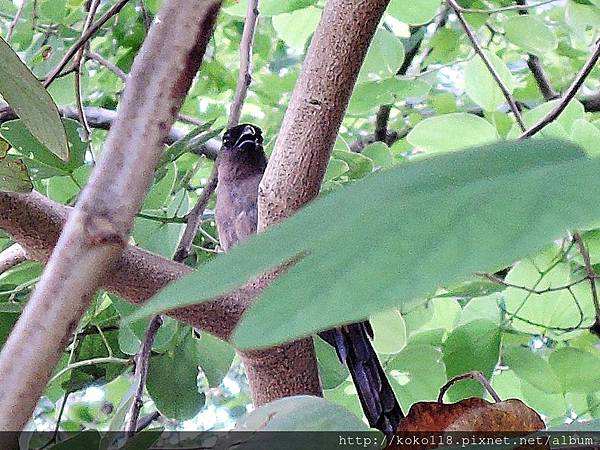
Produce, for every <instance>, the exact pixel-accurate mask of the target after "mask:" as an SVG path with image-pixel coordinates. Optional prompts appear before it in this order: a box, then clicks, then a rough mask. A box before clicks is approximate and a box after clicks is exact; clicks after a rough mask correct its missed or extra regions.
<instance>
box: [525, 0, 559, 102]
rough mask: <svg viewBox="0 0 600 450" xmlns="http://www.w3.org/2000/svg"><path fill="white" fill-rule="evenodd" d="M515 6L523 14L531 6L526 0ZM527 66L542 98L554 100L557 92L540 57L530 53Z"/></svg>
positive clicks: (557, 95) (526, 12)
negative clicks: (519, 7) (518, 7)
mask: <svg viewBox="0 0 600 450" xmlns="http://www.w3.org/2000/svg"><path fill="white" fill-rule="evenodd" d="M516 6H521V7H523V9H520V10H519V14H520V15H523V16H525V15H527V14H528V10H527V9H526V8H529V7H531V5H528V4H527V0H517V5H516ZM527 67H529V70H530V71H531V74H532V75H533V78H534V80H535V82H536V83H537V85H538V88H539V89H540V91H541V93H542V96H543V97H544V100H546V101H547V102H549V101H550V100H554V99H555V98H557V97H559V94H558V93H557V92H556V91H555V90H554V88H553V87H552V84H551V83H550V78H549V77H548V74H547V73H546V71H545V70H544V66H542V62H541V61H540V58H538V57H537V56H536V55H533V54H531V53H530V54H529V55H528V56H527Z"/></svg>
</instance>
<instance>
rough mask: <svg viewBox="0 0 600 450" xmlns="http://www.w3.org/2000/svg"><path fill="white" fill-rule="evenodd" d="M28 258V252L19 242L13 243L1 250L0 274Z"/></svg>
mask: <svg viewBox="0 0 600 450" xmlns="http://www.w3.org/2000/svg"><path fill="white" fill-rule="evenodd" d="M26 260H27V252H26V251H25V249H24V248H23V247H21V246H20V245H19V244H13V245H11V246H10V247H8V248H6V249H4V250H2V252H0V275H2V274H3V273H4V272H6V271H7V270H9V269H12V268H13V267H15V266H16V265H17V264H21V263H22V262H23V261H26Z"/></svg>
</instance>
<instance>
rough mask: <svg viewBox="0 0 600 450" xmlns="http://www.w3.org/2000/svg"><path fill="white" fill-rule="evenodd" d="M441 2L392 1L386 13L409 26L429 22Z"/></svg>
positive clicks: (434, 0) (437, 0) (439, 0)
mask: <svg viewBox="0 0 600 450" xmlns="http://www.w3.org/2000/svg"><path fill="white" fill-rule="evenodd" d="M440 3H441V0H418V1H415V0H392V1H391V2H390V6H388V9H387V12H388V13H389V14H390V15H392V16H394V17H395V18H396V19H398V20H400V21H402V22H404V23H408V24H409V25H420V24H422V23H426V22H429V21H430V20H431V19H433V17H434V16H435V13H436V11H437V10H438V8H439V7H440Z"/></svg>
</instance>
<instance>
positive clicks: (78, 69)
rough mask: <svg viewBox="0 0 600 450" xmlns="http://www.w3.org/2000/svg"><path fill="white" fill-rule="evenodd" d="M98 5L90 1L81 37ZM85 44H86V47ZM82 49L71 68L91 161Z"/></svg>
mask: <svg viewBox="0 0 600 450" xmlns="http://www.w3.org/2000/svg"><path fill="white" fill-rule="evenodd" d="M99 5H100V0H92V1H91V3H90V4H89V11H88V13H87V17H86V18H85V23H84V25H83V29H82V32H81V34H82V35H84V34H85V33H86V31H87V30H88V29H89V28H90V26H91V24H92V22H93V21H94V16H95V15H96V11H97V9H98V6H99ZM87 44H88V43H87V42H86V45H87ZM84 49H85V45H84V46H83V47H81V48H80V49H79V50H78V51H77V53H76V54H75V58H74V60H73V67H74V68H75V103H76V105H77V110H78V112H79V121H80V122H81V125H82V126H83V141H84V142H85V143H86V145H87V146H88V149H89V152H90V155H92V159H93V152H92V149H91V145H90V140H91V136H92V130H91V128H90V125H89V123H88V121H87V117H86V116H85V111H84V109H83V98H82V92H81V72H82V69H83V64H84V59H83V53H84Z"/></svg>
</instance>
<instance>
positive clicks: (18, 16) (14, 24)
mask: <svg viewBox="0 0 600 450" xmlns="http://www.w3.org/2000/svg"><path fill="white" fill-rule="evenodd" d="M24 7H25V0H22V1H21V4H20V5H19V7H18V8H17V12H16V13H15V17H14V18H13V20H12V22H11V23H10V24H9V25H8V31H7V32H6V39H5V40H6V42H7V43H10V40H11V39H12V36H13V33H14V32H15V28H16V27H17V25H18V24H19V20H21V15H22V14H23V8H24Z"/></svg>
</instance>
